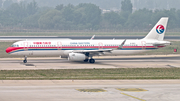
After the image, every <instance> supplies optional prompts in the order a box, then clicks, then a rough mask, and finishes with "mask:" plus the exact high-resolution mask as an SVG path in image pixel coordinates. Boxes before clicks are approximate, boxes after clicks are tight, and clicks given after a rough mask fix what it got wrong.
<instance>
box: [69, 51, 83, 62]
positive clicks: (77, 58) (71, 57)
mask: <svg viewBox="0 0 180 101" xmlns="http://www.w3.org/2000/svg"><path fill="white" fill-rule="evenodd" d="M85 59H86V55H85V54H81V53H69V57H68V60H70V61H84V60H85Z"/></svg>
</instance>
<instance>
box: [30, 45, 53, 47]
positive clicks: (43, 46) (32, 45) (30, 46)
mask: <svg viewBox="0 0 180 101" xmlns="http://www.w3.org/2000/svg"><path fill="white" fill-rule="evenodd" d="M30 47H56V45H30Z"/></svg>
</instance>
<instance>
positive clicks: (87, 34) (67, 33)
mask: <svg viewBox="0 0 180 101" xmlns="http://www.w3.org/2000/svg"><path fill="white" fill-rule="evenodd" d="M147 33H148V32H73V31H72V32H0V36H78V35H81V36H82V35H83V36H92V35H97V36H98V35H101V36H102V35H103V36H107V35H126V36H127V35H142V36H145V35H147ZM166 35H171V36H172V35H180V32H167V33H166Z"/></svg>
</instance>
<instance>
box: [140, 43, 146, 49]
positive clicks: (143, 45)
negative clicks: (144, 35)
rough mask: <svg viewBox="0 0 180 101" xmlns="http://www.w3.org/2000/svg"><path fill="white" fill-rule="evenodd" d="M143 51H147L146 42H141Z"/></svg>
mask: <svg viewBox="0 0 180 101" xmlns="http://www.w3.org/2000/svg"><path fill="white" fill-rule="evenodd" d="M141 44H142V49H146V41H141Z"/></svg>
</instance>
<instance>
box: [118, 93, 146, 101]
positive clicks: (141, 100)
mask: <svg viewBox="0 0 180 101" xmlns="http://www.w3.org/2000/svg"><path fill="white" fill-rule="evenodd" d="M121 94H123V95H126V96H129V97H132V98H134V99H137V100H140V101H146V100H143V99H140V98H137V97H135V96H132V95H128V94H126V93H121Z"/></svg>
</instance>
